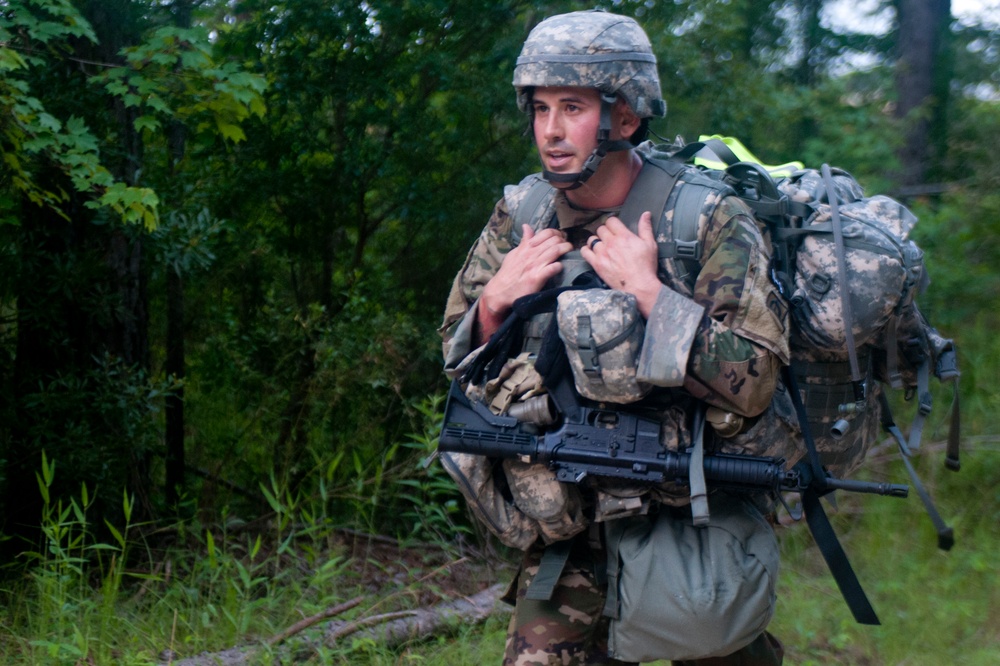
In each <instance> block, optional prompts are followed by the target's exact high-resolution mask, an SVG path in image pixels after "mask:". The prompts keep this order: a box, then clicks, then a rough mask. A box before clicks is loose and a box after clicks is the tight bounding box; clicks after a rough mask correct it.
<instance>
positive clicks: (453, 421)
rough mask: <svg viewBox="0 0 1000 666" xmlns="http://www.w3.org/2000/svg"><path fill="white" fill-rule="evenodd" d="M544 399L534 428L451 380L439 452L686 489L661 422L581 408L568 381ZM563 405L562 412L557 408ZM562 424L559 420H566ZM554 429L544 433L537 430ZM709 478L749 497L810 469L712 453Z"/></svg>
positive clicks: (794, 483) (831, 481)
mask: <svg viewBox="0 0 1000 666" xmlns="http://www.w3.org/2000/svg"><path fill="white" fill-rule="evenodd" d="M532 400H536V401H541V402H536V403H535V404H534V405H531V406H528V407H527V408H526V409H523V410H521V411H522V412H523V411H526V412H528V413H529V414H531V417H529V418H531V420H532V421H534V423H531V422H524V421H522V420H519V419H518V418H516V417H514V416H498V415H496V414H494V413H493V412H491V411H490V410H489V408H487V407H486V406H485V405H483V404H482V403H478V402H472V401H470V400H469V399H468V398H467V397H466V396H465V394H464V393H463V391H462V390H461V387H460V386H459V384H458V382H452V384H451V388H450V390H449V393H448V401H447V404H446V405H445V415H444V424H443V426H442V429H441V438H440V444H439V446H438V449H439V450H440V451H445V452H455V453H471V454H476V455H482V456H487V457H490V458H518V459H521V460H523V461H525V462H538V463H543V464H545V465H547V466H548V467H549V468H551V469H552V470H553V471H554V472H555V474H556V478H557V479H558V480H559V481H565V482H570V483H580V482H582V481H583V480H584V479H585V478H587V477H588V476H596V477H610V478H614V479H623V480H626V481H629V482H638V483H643V484H652V485H655V484H661V483H665V482H673V483H677V484H680V485H687V484H688V473H689V469H690V466H691V456H692V454H691V452H690V451H682V452H674V451H668V450H666V449H664V448H663V446H662V445H661V444H660V424H659V422H657V421H655V420H653V419H650V418H646V417H643V416H641V415H638V414H635V413H631V412H627V411H618V410H612V409H606V408H603V407H599V406H592V405H588V404H583V403H582V402H581V401H580V400H579V398H578V397H577V395H576V391H575V390H574V389H573V388H572V386H569V385H567V382H566V381H565V380H563V381H560V382H558V383H557V385H556V388H555V390H554V391H553V392H552V393H551V394H546V395H542V396H537V397H536V398H533V399H532ZM557 405H558V407H556V406H557ZM560 421H561V422H560ZM539 424H541V425H543V426H545V425H552V426H554V427H552V428H551V429H549V430H547V431H545V432H542V433H538V429H539V428H538V425H539ZM704 469H705V480H706V481H707V482H709V483H711V484H713V485H715V486H720V487H725V488H729V489H735V490H748V491H771V492H774V493H778V492H780V491H797V492H801V491H803V490H805V489H806V488H807V487H808V485H809V482H810V477H811V475H810V473H809V468H808V466H804V465H798V466H796V467H793V468H792V469H789V470H786V469H785V460H784V459H783V458H770V457H758V456H745V455H736V454H727V453H712V454H706V455H705V456H704ZM824 481H825V484H824V485H825V487H826V488H828V489H831V490H833V489H840V490H847V491H853V492H862V493H873V494H876V495H888V496H892V497H906V496H907V494H908V493H909V487H908V486H905V485H897V484H891V483H877V482H867V481H855V480H848V479H835V478H832V477H830V476H827V477H826V478H825V479H824Z"/></svg>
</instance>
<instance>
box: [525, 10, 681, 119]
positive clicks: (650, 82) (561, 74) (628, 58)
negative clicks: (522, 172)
mask: <svg viewBox="0 0 1000 666" xmlns="http://www.w3.org/2000/svg"><path fill="white" fill-rule="evenodd" d="M513 84H514V88H515V89H516V90H517V101H518V106H519V107H520V109H521V110H522V111H525V112H527V111H528V110H529V108H528V107H529V102H530V100H529V91H530V89H531V88H533V87H535V86H580V87H584V88H596V89H598V90H600V91H601V92H604V93H608V94H611V95H615V94H617V95H621V96H622V98H624V99H625V101H626V102H627V103H628V105H629V106H630V107H631V108H632V110H633V111H635V113H636V115H638V116H639V117H640V118H649V117H651V116H663V115H664V114H665V113H666V103H665V102H664V101H663V100H662V99H661V96H660V80H659V76H658V74H657V71H656V56H654V55H653V50H652V47H651V46H650V43H649V38H648V37H647V36H646V33H645V32H644V31H643V29H642V28H641V27H640V26H639V24H638V23H636V22H635V20H633V19H631V18H629V17H627V16H618V15H615V14H610V13H606V12H600V11H581V12H571V13H568V14H561V15H559V16H553V17H551V18H548V19H546V20H544V21H542V22H541V23H539V24H538V25H537V26H535V28H534V29H533V30H532V31H531V34H529V35H528V39H527V40H525V42H524V46H523V47H522V49H521V54H520V57H518V59H517V66H516V67H515V68H514V79H513Z"/></svg>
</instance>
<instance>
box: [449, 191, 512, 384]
mask: <svg viewBox="0 0 1000 666" xmlns="http://www.w3.org/2000/svg"><path fill="white" fill-rule="evenodd" d="M512 227H513V221H512V219H511V217H510V215H509V214H508V212H507V207H506V204H505V200H504V199H501V200H500V201H499V202H497V205H496V206H495V207H494V209H493V214H492V215H491V216H490V219H489V222H487V224H486V227H485V228H484V229H483V232H482V233H481V234H480V235H479V238H478V239H477V240H476V242H475V244H473V246H472V248H471V249H470V250H469V254H468V255H467V256H466V258H465V264H464V265H463V266H462V269H461V270H460V271H459V272H458V274H457V275H456V276H455V280H454V281H453V282H452V285H451V292H450V293H449V294H448V301H447V303H446V304H445V312H444V320H443V322H442V323H441V327H440V328H439V329H438V333H440V334H441V338H442V351H443V353H444V361H445V363H444V369H445V373H446V374H447V375H448V376H449V377H455V376H457V375H459V374H461V370H462V368H463V367H464V364H465V362H467V361H468V359H469V358H470V356H471V355H472V353H473V352H474V351H475V348H474V345H475V343H476V325H477V322H476V304H477V302H478V299H479V297H480V295H481V294H482V293H483V287H485V286H486V283H487V282H489V281H490V279H491V278H492V277H493V276H494V275H496V272H497V271H498V270H499V269H500V264H501V263H502V262H503V258H504V256H506V254H507V253H508V252H509V251H510V249H511V247H512V246H513V243H512V240H511V229H512Z"/></svg>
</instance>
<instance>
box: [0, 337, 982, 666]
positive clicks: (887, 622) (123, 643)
mask: <svg viewBox="0 0 1000 666" xmlns="http://www.w3.org/2000/svg"><path fill="white" fill-rule="evenodd" d="M975 331H976V332H975V333H971V332H967V333H966V338H970V337H971V336H973V335H974V339H973V340H969V343H971V344H967V347H968V350H969V351H968V352H967V353H966V355H965V357H964V358H963V377H962V383H961V386H962V393H963V419H964V424H963V426H964V437H963V455H964V458H963V462H962V470H961V471H960V472H959V473H957V474H955V473H952V472H950V471H947V470H946V469H945V467H944V466H943V464H942V463H943V457H944V453H943V446H944V445H943V441H944V439H945V436H946V433H947V422H948V413H947V412H948V409H947V407H948V404H949V401H950V399H951V395H950V392H949V389H948V387H944V386H942V387H938V388H937V389H936V391H935V401H936V403H935V404H936V408H935V410H934V412H933V413H932V416H931V419H930V421H929V423H928V427H927V430H926V432H925V438H924V439H925V442H926V444H925V446H924V447H923V448H922V450H921V451H920V453H919V454H917V455H915V456H914V464H915V466H916V468H917V470H918V472H919V474H920V476H921V479H922V480H923V482H924V484H925V485H926V487H927V488H928V489H929V490H930V491H931V493H932V494H933V496H934V497H935V499H936V501H937V506H938V509H939V510H940V512H941V513H942V515H943V516H944V517H945V519H946V520H947V521H948V522H949V525H950V526H951V527H952V528H953V529H954V533H955V539H956V545H955V546H954V548H952V549H951V550H950V551H947V552H946V551H942V550H939V549H938V548H937V546H936V536H935V533H934V529H933V526H932V524H931V521H930V520H929V519H928V517H927V515H926V514H925V512H924V510H923V507H922V506H921V504H920V502H919V500H918V498H917V497H916V495H915V493H914V492H912V491H911V493H910V497H909V498H907V499H903V500H901V499H894V498H883V497H876V496H869V495H850V494H844V493H838V498H837V503H836V508H835V509H834V508H833V507H831V514H832V516H833V522H834V526H835V528H836V530H837V533H838V535H839V536H840V539H841V541H842V543H843V545H844V548H845V550H846V551H847V553H848V555H849V556H850V558H851V562H852V564H853V566H854V568H855V570H856V572H857V574H858V577H859V578H860V580H861V582H862V584H863V586H864V588H865V590H866V592H867V593H868V596H869V597H870V599H871V601H872V604H873V605H874V607H875V609H876V611H877V613H878V614H879V617H880V619H881V622H882V624H881V626H877V627H870V626H862V625H859V624H856V623H855V622H854V620H853V619H852V617H851V615H850V612H849V611H848V609H847V606H846V605H845V603H844V601H843V599H842V597H841V595H840V593H839V591H838V590H837V587H836V585H835V583H834V581H833V579H832V577H831V575H830V573H829V571H828V570H827V568H826V565H825V564H824V562H823V559H822V557H821V556H820V554H819V552H818V550H817V548H816V546H815V544H814V543H813V541H812V538H811V536H810V535H809V532H808V530H807V528H806V527H805V526H804V525H803V524H795V523H792V522H791V521H790V520H785V521H783V523H784V524H783V525H782V526H780V527H778V528H777V529H778V530H779V538H780V542H781V547H782V571H781V575H780V579H779V590H778V593H779V600H778V606H777V611H776V615H775V617H774V620H773V622H772V624H771V630H772V632H773V633H775V634H776V635H778V636H779V637H780V638H781V640H782V641H783V642H784V644H785V646H786V654H787V658H786V663H788V664H796V665H821V664H852V665H857V666H873V665H876V664H898V665H902V664H906V665H921V664H928V665H929V664H941V663H948V664H966V665H969V666H978V665H980V664H983V665H986V664H994V663H1000V611H998V609H1000V591H998V586H997V585H996V571H997V556H996V553H997V552H1000V533H998V531H997V529H996V526H997V524H1000V425H998V423H997V420H996V417H995V416H994V415H995V414H996V410H997V407H998V406H1000V405H997V402H998V396H997V392H996V390H995V386H996V378H997V373H998V368H997V363H998V359H1000V342H998V341H996V340H995V339H994V338H993V336H991V335H990V334H989V332H988V328H987V327H985V326H977V327H976V329H975ZM441 407H442V405H441V401H440V398H433V399H429V400H428V401H427V403H426V404H425V405H423V407H422V409H423V410H424V415H425V422H426V428H425V431H424V432H422V433H416V434H413V435H411V436H410V437H409V438H408V439H407V440H406V441H404V442H401V443H400V446H399V447H398V448H395V449H394V450H395V451H396V454H395V455H396V456H398V459H395V458H394V460H392V461H389V462H387V464H386V465H385V469H386V470H387V472H386V476H385V477H384V478H382V479H381V480H380V482H379V483H378V484H376V485H375V486H374V488H375V490H374V491H373V490H372V487H368V492H365V488H364V487H362V488H355V489H344V488H340V489H336V488H330V487H327V485H326V478H325V477H324V474H323V473H322V471H321V470H323V469H324V468H323V466H322V465H317V466H316V470H318V471H316V472H315V478H310V479H307V481H306V482H302V483H300V485H299V488H300V490H298V491H296V492H293V491H291V490H289V489H288V488H285V487H283V486H282V485H281V484H280V483H279V482H277V481H276V480H274V479H271V480H269V481H268V482H267V483H262V484H261V485H260V489H259V490H260V494H261V496H262V497H263V498H264V500H265V501H266V503H267V511H266V515H265V516H264V517H262V518H255V519H254V520H244V519H242V518H240V517H239V513H238V511H236V510H235V509H229V508H225V509H223V510H222V511H221V512H220V513H219V515H217V516H209V515H201V514H199V513H198V512H197V511H194V512H192V514H191V517H189V518H187V519H185V520H177V521H176V522H173V523H170V524H157V525H150V524H141V523H132V522H131V521H129V522H127V525H126V528H125V529H124V530H120V529H116V528H115V527H114V526H113V525H111V524H110V523H107V522H101V521H100V520H99V518H97V517H95V516H92V515H90V513H89V511H88V509H89V508H90V506H91V504H92V502H93V497H92V492H91V489H88V488H86V486H83V487H81V489H80V491H79V493H78V494H77V495H76V496H74V497H72V498H69V499H59V498H55V497H50V496H49V494H48V489H49V487H50V486H51V485H52V483H53V480H54V478H55V477H56V476H57V475H58V474H59V463H58V461H57V460H49V459H47V458H43V459H42V460H41V461H40V466H39V471H38V476H37V478H38V488H39V492H40V493H41V494H42V497H43V500H44V507H45V508H44V515H43V517H42V526H43V540H42V542H41V543H39V544H37V545H36V546H34V547H31V548H27V547H26V548H25V549H24V551H23V553H22V555H21V556H20V557H19V558H18V560H17V561H14V562H8V563H6V565H5V567H4V571H3V573H4V577H3V583H2V589H0V597H2V599H0V603H2V609H3V610H2V611H0V663H3V664H10V665H20V664H72V665H77V664H80V665H89V664H100V665H103V664H185V663H188V664H194V663H212V662H211V661H204V662H194V661H185V660H190V659H192V658H195V657H196V656H197V655H199V654H209V655H212V654H215V655H219V654H222V653H223V651H225V650H232V649H234V648H238V649H239V650H243V651H244V654H245V651H246V650H248V649H249V650H252V651H253V652H252V654H253V656H252V657H248V658H245V659H246V660H245V661H239V662H225V661H220V662H218V663H254V664H257V663H259V664H272V663H305V664H371V665H373V666H374V665H389V664H429V665H434V664H442V665H445V664H447V665H448V666H453V665H455V664H485V663H497V662H498V661H499V655H500V654H501V652H502V649H503V640H504V629H505V622H506V619H507V613H506V612H505V611H504V610H503V608H502V604H501V605H498V607H497V610H496V611H495V612H494V614H493V615H491V616H490V617H489V618H488V619H487V620H486V621H485V622H482V623H461V622H454V623H452V624H451V626H447V627H445V628H444V630H441V629H440V628H439V629H438V630H437V631H435V632H434V633H433V634H432V635H425V636H422V637H417V638H413V639H411V640H406V641H403V642H401V643H397V644H394V645H391V646H386V645H385V644H383V643H381V642H380V641H378V640H375V639H374V638H373V637H372V635H371V634H365V633H364V632H360V631H348V629H350V628H353V627H357V628H360V627H362V626H364V625H365V623H366V622H374V621H380V620H381V619H387V618H394V617H404V616H405V613H406V612H408V611H411V610H413V609H419V608H433V607H435V605H438V604H442V603H447V602H448V601H450V600H454V599H458V598H463V597H468V596H469V595H473V594H476V593H477V592H481V591H483V590H486V589H488V588H491V587H495V586H497V585H500V584H503V583H506V582H507V581H509V580H510V578H511V577H512V575H513V572H514V570H515V566H514V563H515V561H516V554H514V553H511V552H509V551H505V550H504V549H503V548H502V547H500V546H498V545H497V544H496V543H495V542H493V541H491V540H489V539H486V538H484V535H482V534H480V533H478V532H477V529H476V527H475V525H474V524H473V523H471V522H470V521H469V519H468V516H466V514H465V511H464V508H463V506H462V504H461V500H460V499H459V498H458V496H457V495H456V493H455V491H454V488H453V486H452V484H451V482H450V480H449V479H448V478H447V476H446V475H444V473H443V471H442V470H441V468H440V467H439V466H438V465H437V464H436V463H434V462H433V460H429V459H428V458H429V456H430V455H431V454H432V453H433V450H434V447H435V443H436V437H437V429H438V427H439V423H440V411H441ZM911 407H912V406H911V405H910V404H908V403H904V402H902V401H900V402H899V405H898V406H897V409H896V412H897V416H898V417H899V420H900V421H901V422H903V423H906V422H908V419H909V413H910V409H911ZM327 469H328V468H327ZM860 476H861V477H862V478H868V479H871V480H879V481H891V482H893V483H907V482H908V481H909V479H908V478H907V475H906V471H905V468H904V466H903V463H902V462H901V460H900V458H899V455H898V453H896V452H895V450H894V447H893V445H892V443H891V442H890V441H889V440H888V439H886V440H885V441H884V442H882V443H880V444H879V445H878V446H877V447H876V449H875V452H874V453H873V454H872V455H871V456H870V457H869V461H868V463H867V465H866V467H865V469H864V470H863V472H862V473H861V475H860ZM335 509H336V510H335ZM122 511H123V512H124V515H125V516H126V518H131V516H132V513H133V511H134V502H133V500H132V499H131V498H130V497H128V496H125V495H123V497H122ZM351 604H353V605H351ZM338 607H346V610H345V611H344V612H342V613H339V614H337V615H336V616H334V615H332V614H331V609H337V608H338ZM310 623H311V624H310ZM345 627H347V628H348V629H345ZM335 630H336V631H340V633H339V634H337V635H333V632H334V631H335ZM242 658H244V657H241V659H242ZM664 663H665V662H664Z"/></svg>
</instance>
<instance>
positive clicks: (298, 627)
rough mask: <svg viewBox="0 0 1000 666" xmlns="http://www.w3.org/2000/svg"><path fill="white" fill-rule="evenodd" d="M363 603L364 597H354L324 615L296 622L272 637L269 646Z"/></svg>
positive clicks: (328, 609)
mask: <svg viewBox="0 0 1000 666" xmlns="http://www.w3.org/2000/svg"><path fill="white" fill-rule="evenodd" d="M362 601H364V597H354V598H353V599H351V600H350V601H345V602H344V603H342V604H337V605H336V606H332V607H330V608H327V609H326V610H324V611H323V612H322V613H316V614H315V615H311V616H309V617H306V618H303V619H301V620H299V621H298V622H296V623H295V624H293V625H292V626H290V627H288V628H287V629H285V630H284V631H282V632H281V633H278V634H275V635H274V636H272V637H271V638H270V639H268V641H267V644H268V645H277V644H278V643H281V642H282V641H285V640H288V639H289V638H290V637H292V636H294V635H295V634H297V633H299V632H301V631H305V630H306V629H308V628H309V627H311V626H313V625H314V624H316V623H317V622H322V621H323V620H327V619H329V618H331V617H335V616H337V615H340V614H342V613H346V612H347V611H349V610H351V609H352V608H354V607H355V606H357V605H358V604H360V603H361V602H362Z"/></svg>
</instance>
